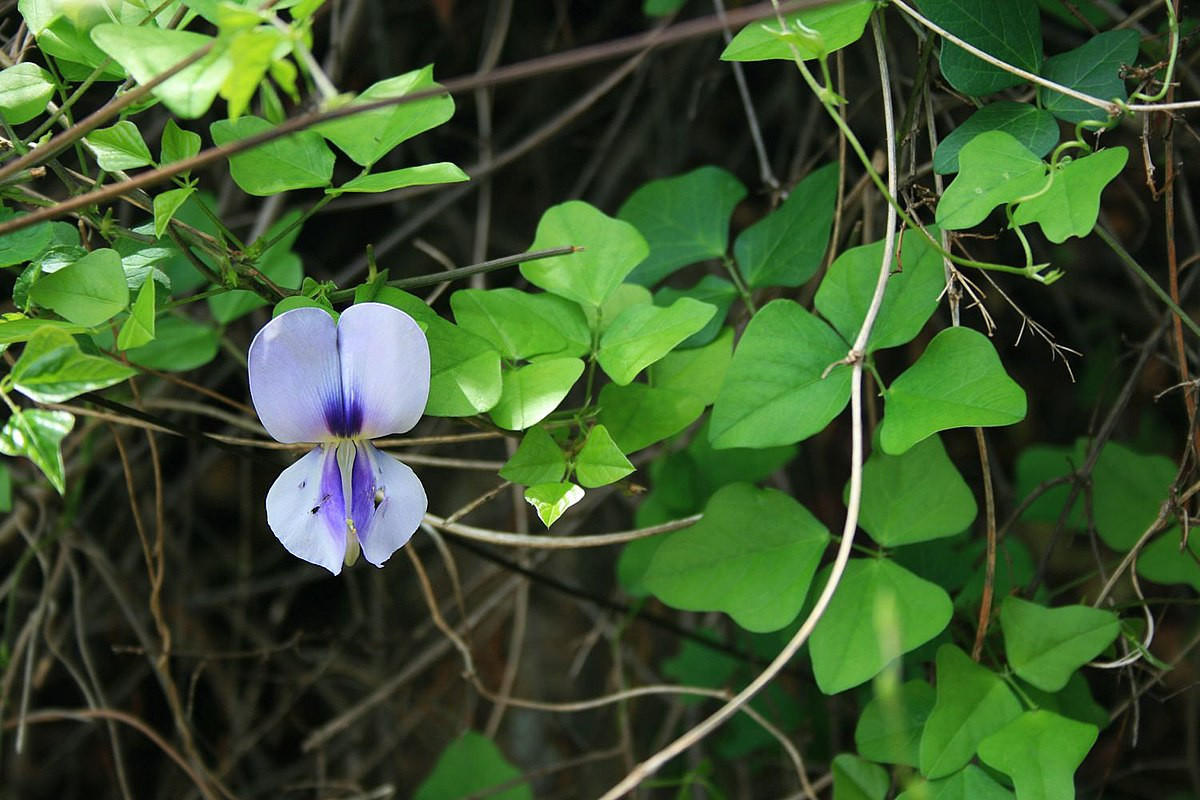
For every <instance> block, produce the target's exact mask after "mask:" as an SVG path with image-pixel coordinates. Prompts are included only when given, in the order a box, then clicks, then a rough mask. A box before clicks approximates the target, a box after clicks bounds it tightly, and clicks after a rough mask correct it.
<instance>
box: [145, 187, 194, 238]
mask: <svg viewBox="0 0 1200 800" xmlns="http://www.w3.org/2000/svg"><path fill="white" fill-rule="evenodd" d="M195 191H196V187H194V186H184V187H181V188H179V189H168V190H167V191H165V192H160V193H158V194H156V195H155V196H154V235H155V236H156V237H158V238H162V236H163V234H165V233H166V232H167V226H168V225H170V224H171V219H172V218H173V217H174V216H175V212H177V211H178V210H179V207H180V206H182V205H183V204H184V203H186V202H187V199H188V198H189V197H191V196H192V193H193V192H195Z"/></svg>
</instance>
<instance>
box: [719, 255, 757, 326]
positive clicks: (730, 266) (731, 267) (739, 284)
mask: <svg viewBox="0 0 1200 800" xmlns="http://www.w3.org/2000/svg"><path fill="white" fill-rule="evenodd" d="M722 263H723V264H724V265H725V271H726V272H728V273H729V277H730V278H731V279H732V280H733V285H734V286H735V287H736V288H737V290H738V294H740V295H741V296H742V302H743V303H745V304H746V308H748V309H749V310H750V314H751V315H754V314H756V313H758V309H757V308H756V307H755V305H754V295H753V293H752V292H751V291H750V287H749V286H747V285H746V282H745V281H743V280H742V275H741V272H740V271H739V270H738V268H737V265H735V264H734V263H733V259H731V258H730V257H729V256H725V258H724V259H722Z"/></svg>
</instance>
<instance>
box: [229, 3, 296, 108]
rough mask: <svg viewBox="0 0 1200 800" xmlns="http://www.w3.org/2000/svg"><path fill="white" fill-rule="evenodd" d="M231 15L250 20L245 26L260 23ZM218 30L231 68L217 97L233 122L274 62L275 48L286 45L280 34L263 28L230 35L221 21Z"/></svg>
mask: <svg viewBox="0 0 1200 800" xmlns="http://www.w3.org/2000/svg"><path fill="white" fill-rule="evenodd" d="M222 8H223V9H226V10H227V13H228V11H229V10H232V9H229V6H223V7H222ZM234 13H241V14H245V15H246V16H247V17H250V19H247V20H246V22H247V23H248V24H249V25H254V24H255V23H257V22H259V21H261V20H260V19H259V18H258V15H257V14H254V13H253V12H247V11H244V10H241V9H237V10H234ZM220 28H221V33H222V35H223V36H224V38H225V40H226V48H227V50H226V52H227V54H228V58H229V60H230V61H232V62H233V68H232V69H231V70H229V74H228V75H226V76H225V81H224V82H223V83H222V84H221V89H220V94H221V97H223V98H225V101H226V103H227V104H228V112H229V118H230V119H237V118H238V117H239V116H241V115H242V113H243V112H244V111H245V110H246V107H247V106H249V105H250V100H251V98H253V97H254V93H255V92H256V91H257V90H258V87H259V85H260V84H261V83H262V80H263V77H264V76H265V75H266V74H267V69H268V68H269V67H270V66H271V63H272V61H274V60H275V59H274V55H275V53H276V50H277V48H278V47H279V46H280V45H281V44H283V45H284V47H285V48H287V46H288V44H287V43H285V41H284V34H283V32H282V31H280V30H278V29H276V28H273V27H270V26H267V25H259V26H256V27H250V28H247V29H244V30H238V31H235V32H231V31H229V30H227V29H226V28H227V26H226V25H225V24H224V20H222V23H221V25H220ZM284 52H286V49H285V51H284Z"/></svg>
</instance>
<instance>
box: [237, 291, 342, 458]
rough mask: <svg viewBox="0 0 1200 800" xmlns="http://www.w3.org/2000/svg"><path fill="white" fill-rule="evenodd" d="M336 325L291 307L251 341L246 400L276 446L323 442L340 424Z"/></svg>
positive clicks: (313, 311)
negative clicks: (278, 443)
mask: <svg viewBox="0 0 1200 800" xmlns="http://www.w3.org/2000/svg"><path fill="white" fill-rule="evenodd" d="M337 336H338V334H337V324H336V323H335V322H334V321H333V318H332V317H331V316H329V314H327V313H325V312H324V311H322V310H321V309H319V308H296V309H293V310H291V311H287V312H285V313H283V314H280V315H279V316H278V317H276V318H275V319H273V320H271V321H270V322H268V323H267V324H266V325H264V326H263V329H262V330H260V331H259V332H258V335H257V336H255V337H254V341H253V342H251V343H250V356H249V368H250V397H251V399H253V401H254V409H255V410H256V411H257V412H258V418H259V419H260V420H262V424H263V427H264V428H266V429H267V433H269V434H271V436H272V437H273V438H274V439H276V440H278V441H281V442H325V441H331V440H332V439H333V438H334V436H335V435H336V434H339V433H340V431H339V430H338V427H337V426H338V425H341V424H342V423H343V419H342V415H343V402H342V378H341V368H340V365H339V360H338V350H337Z"/></svg>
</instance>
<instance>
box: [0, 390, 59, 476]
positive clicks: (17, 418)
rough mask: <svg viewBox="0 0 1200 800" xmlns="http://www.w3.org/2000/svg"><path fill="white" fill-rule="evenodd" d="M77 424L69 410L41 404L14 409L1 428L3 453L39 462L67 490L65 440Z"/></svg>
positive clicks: (0, 449)
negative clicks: (64, 464) (20, 409)
mask: <svg viewBox="0 0 1200 800" xmlns="http://www.w3.org/2000/svg"><path fill="white" fill-rule="evenodd" d="M74 425H75V417H73V416H72V415H70V414H68V413H67V412H66V411H45V410H43V409H40V408H33V409H26V410H23V411H16V412H14V413H13V414H12V415H11V416H10V417H9V418H8V422H6V423H5V424H4V428H3V429H2V430H0V453H3V454H4V455H6V456H15V457H20V456H24V457H25V458H28V459H29V460H30V461H32V462H33V463H34V465H36V466H37V468H38V469H40V470H41V471H42V473H43V474H44V475H45V476H46V478H47V480H49V481H50V485H51V486H53V487H54V488H55V490H56V491H57V492H58V493H59V494H65V493H66V469H65V468H64V466H63V457H62V449H61V445H62V440H63V438H64V437H65V436H66V435H67V434H68V433H70V432H71V428H72V427H74Z"/></svg>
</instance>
